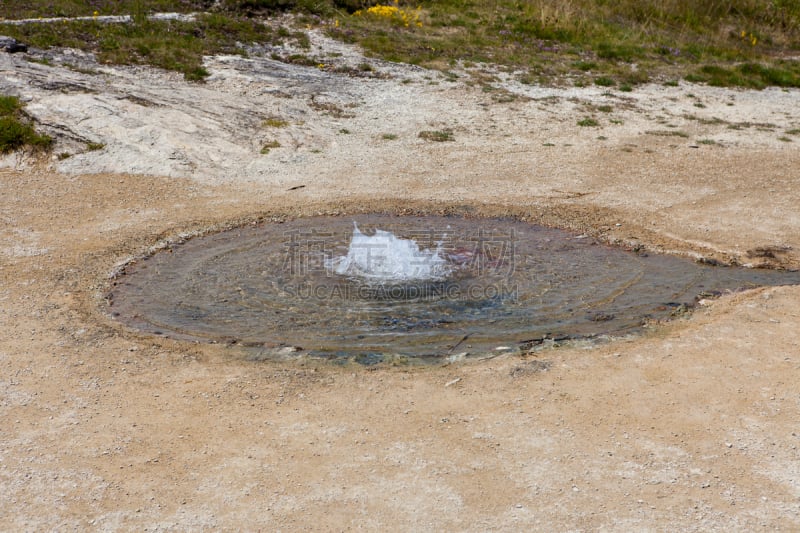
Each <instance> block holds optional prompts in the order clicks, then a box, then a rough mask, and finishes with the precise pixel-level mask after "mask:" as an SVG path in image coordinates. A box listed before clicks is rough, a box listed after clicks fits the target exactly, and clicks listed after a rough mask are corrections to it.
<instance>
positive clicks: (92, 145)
mask: <svg viewBox="0 0 800 533" xmlns="http://www.w3.org/2000/svg"><path fill="white" fill-rule="evenodd" d="M105 147H106V143H86V149H87V150H89V151H90V152H94V151H96V150H102V149H103V148H105Z"/></svg>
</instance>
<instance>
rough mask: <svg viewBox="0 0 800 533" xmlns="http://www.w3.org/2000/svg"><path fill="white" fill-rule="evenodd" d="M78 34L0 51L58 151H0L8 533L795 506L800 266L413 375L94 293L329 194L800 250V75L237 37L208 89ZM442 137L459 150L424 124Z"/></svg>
mask: <svg viewBox="0 0 800 533" xmlns="http://www.w3.org/2000/svg"><path fill="white" fill-rule="evenodd" d="M316 42H317V43H318V45H319V46H322V47H324V46H329V47H332V49H333V50H338V52H337V54H341V55H336V56H335V58H334V59H335V60H337V61H341V62H346V61H350V62H351V63H353V62H355V64H357V62H359V61H363V58H361V57H360V56H358V54H357V53H356V52H354V51H352V50H350V49H344V48H342V47H338V48H336V46H335V45H334V44H331V43H326V42H324V40H320V39H319V38H317V39H316ZM78 56H79V54H76V53H73V52H68V53H65V54H64V55H63V57H67V58H71V59H70V61H75V58H76V57H78ZM63 57H61V58H60V59H59V58H56V60H55V62H54V63H55V64H53V65H50V66H48V65H42V64H38V63H29V62H26V61H24V60H23V59H20V58H19V57H17V56H7V55H0V87H2V88H3V90H5V91H11V92H15V93H16V94H20V95H21V96H22V97H23V98H25V99H26V100H27V101H28V109H29V110H30V112H31V113H32V114H33V115H34V116H36V117H37V119H38V120H40V121H41V122H43V123H45V124H48V125H49V127H50V128H51V131H53V132H54V133H55V132H58V133H60V134H61V137H60V140H59V146H58V147H57V149H56V153H59V152H65V153H71V154H72V156H71V157H69V158H65V159H62V160H57V159H54V160H53V161H44V162H43V161H38V162H36V161H34V160H33V159H31V158H25V157H20V156H13V157H10V158H6V159H5V163H6V165H9V166H10V168H6V169H5V170H0V220H1V221H2V225H0V279H1V281H0V530H9V531H12V530H13V531H41V530H85V529H94V530H145V531H167V530H212V529H213V530H265V531H267V530H270V531H271V530H284V531H287V530H299V529H311V530H321V531H328V530H336V531H339V530H351V529H369V530H415V531H417V530H419V531H442V530H498V531H519V530H539V531H553V530H558V531H561V530H573V531H579V530H610V531H650V530H653V531H658V530H681V531H709V530H717V531H721V530H725V531H730V530H739V531H753V530H770V531H775V530H784V531H793V530H798V529H800V451H798V445H800V393H799V392H798V386H797V383H799V382H800V288H797V287H775V288H765V289H758V290H754V291H749V292H745V293H738V294H734V295H727V296H723V297H722V298H720V299H719V300H716V301H714V302H713V303H711V304H710V305H708V306H705V307H701V308H699V309H698V310H697V311H696V312H695V313H693V314H692V315H691V316H690V317H688V318H684V319H679V320H676V321H673V322H671V323H669V324H666V325H663V326H659V327H657V328H653V329H652V330H650V331H649V332H648V333H646V334H644V335H641V336H637V337H632V338H625V339H618V340H615V341H612V342H607V343H601V344H575V345H568V346H562V347H559V348H551V349H546V350H543V351H539V352H537V353H535V354H530V355H527V356H501V357H496V358H494V359H491V360H486V361H477V362H466V363H462V364H454V365H447V366H441V367H430V368H421V369H402V368H377V369H374V368H373V369H366V368H363V367H358V366H352V367H350V366H348V367H335V366H331V365H329V364H325V363H320V362H314V361H288V362H260V363H253V362H246V361H243V359H242V357H241V354H240V353H239V352H238V351H237V348H236V347H225V346H219V345H202V344H190V343H181V342H177V341H170V340H166V339H161V338H154V337H149V336H145V335H140V334H137V333H135V332H132V331H127V330H125V329H124V328H122V327H120V326H118V325H117V324H115V323H114V322H113V321H112V320H111V319H110V318H109V317H108V316H106V314H105V313H104V312H103V307H102V305H101V304H102V296H103V291H104V289H105V288H106V287H107V285H108V276H109V274H110V273H111V272H112V271H113V269H114V266H115V265H117V264H119V263H120V262H122V261H124V260H126V259H127V258H130V257H132V256H135V255H137V254H140V253H142V252H144V251H145V250H147V249H148V247H150V246H152V245H154V244H156V243H157V242H159V241H160V240H162V239H165V238H170V237H173V236H176V235H179V234H181V233H182V232H188V231H196V230H201V229H204V228H208V227H213V226H216V225H225V224H228V223H230V222H231V221H248V220H255V219H258V218H259V217H266V218H267V219H269V217H270V216H275V215H279V216H285V215H289V216H299V215H304V214H316V213H319V212H326V213H341V214H344V213H347V212H352V211H356V210H373V209H375V210H383V209H392V210H402V209H407V208H411V209H420V210H427V211H440V210H451V211H456V212H480V213H483V214H506V213H513V214H516V215H524V216H526V217H527V218H529V219H531V220H536V221H540V222H546V223H550V224H555V225H561V226H565V227H570V228H574V229H579V230H581V231H587V232H591V233H592V234H595V235H597V236H599V237H600V238H603V239H606V240H608V241H611V242H620V243H623V244H627V245H630V244H641V245H644V246H645V247H647V248H649V249H651V250H667V251H671V252H673V253H681V254H691V255H694V256H701V257H707V258H714V259H718V260H722V261H728V262H738V263H741V264H759V263H762V262H771V263H773V264H778V265H784V266H798V265H800V259H799V258H798V255H797V250H798V249H800V214H798V206H800V186H798V185H800V184H799V183H798V182H800V152H798V151H797V150H796V148H795V146H796V145H797V142H799V141H800V137H797V136H794V137H793V135H792V134H787V133H785V132H787V131H791V130H792V129H796V128H798V127H800V106H799V105H798V104H799V103H800V92H798V91H780V90H769V91H763V92H744V91H727V90H721V89H712V88H705V87H699V86H691V85H681V86H679V87H663V86H656V85H653V86H649V87H644V88H638V89H636V90H635V91H634V92H633V93H619V92H616V91H612V94H603V93H604V91H605V89H600V88H586V89H554V88H540V87H529V86H518V85H515V84H513V83H512V82H509V81H504V80H503V79H502V76H498V79H497V80H496V82H495V90H494V91H485V90H482V89H481V88H479V87H469V86H468V85H467V84H466V83H465V78H460V79H459V80H456V81H448V79H446V78H445V77H444V76H441V75H439V74H436V73H431V72H426V71H422V70H419V69H412V68H410V67H403V66H398V65H388V64H382V63H378V62H375V71H374V72H375V73H376V74H380V76H377V75H376V76H373V77H371V78H357V77H349V76H347V75H344V74H337V73H334V72H331V71H330V70H325V68H321V69H319V68H318V69H304V68H301V67H291V68H287V67H285V66H280V65H279V64H275V63H274V62H270V61H267V60H249V61H245V60H241V59H236V58H209V61H208V63H209V68H210V70H211V71H212V74H213V75H212V78H211V80H210V81H209V82H208V83H207V84H205V85H192V84H186V83H184V82H183V81H181V80H180V79H178V78H177V77H175V76H173V75H171V74H165V73H159V72H156V71H152V70H146V69H123V68H114V69H111V68H108V67H97V68H98V69H99V70H101V72H98V73H93V74H87V73H86V72H79V71H78V70H75V69H74V68H73V69H72V70H70V69H67V68H64V67H63V66H59V65H60V63H59V61H62V60H63V61H66V60H64V59H63ZM334 59H332V61H333V60H334ZM63 61H62V62H63ZM81 61H84V62H87V61H88V62H91V58H88V59H87V58H85V57H81ZM84 70H85V69H84ZM55 81H57V82H59V83H55V84H54V83H53V82H55ZM59 84H60V85H59ZM312 96H313V98H312ZM320 103H322V104H324V105H322V104H320ZM698 104H699V105H698ZM606 105H607V106H611V108H612V109H611V110H610V111H603V110H600V109H599V107H600V106H606ZM270 116H277V117H281V118H284V119H286V120H287V121H288V122H289V123H290V124H289V126H288V127H286V128H272V129H270V128H269V127H267V126H264V125H263V124H262V121H263V120H264V119H265V118H268V117H270ZM588 116H592V117H595V118H596V119H597V120H598V122H599V123H600V125H599V126H598V127H580V126H578V125H577V121H578V120H580V119H581V118H585V117H588ZM443 128H452V130H453V132H454V136H455V141H453V142H445V143H431V142H426V141H424V140H423V139H420V138H418V137H417V133H418V132H419V131H422V130H434V129H443ZM670 132H673V133H670ZM674 132H680V133H679V134H676V133H674ZM383 134H392V135H396V136H397V138H396V139H394V140H390V139H385V138H384V137H383ZM781 137H784V138H785V139H788V140H780V138H781ZM273 138H274V139H278V140H279V141H280V144H281V147H280V148H276V149H273V150H272V151H271V152H270V153H269V154H267V155H261V154H260V153H259V151H260V146H261V144H262V143H264V142H266V141H268V140H271V139H273ZM792 138H794V141H795V142H792V141H791V139H792ZM82 140H83V141H85V140H91V141H94V142H102V143H104V144H105V147H104V148H103V149H101V150H97V151H85V150H84V149H83V148H81V147H82V146H83V144H82V142H81V141H82ZM709 141H714V142H713V143H711V142H709ZM298 185H304V187H302V188H299V189H294V190H289V189H290V188H292V187H296V186H298ZM758 247H772V248H773V249H777V248H778V247H781V249H783V250H784V251H782V252H779V251H776V252H775V253H774V254H773V255H775V257H774V258H764V257H759V255H764V254H757V253H753V252H752V250H754V249H755V248H758ZM748 251H751V252H750V253H748Z"/></svg>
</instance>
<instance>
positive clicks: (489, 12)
mask: <svg viewBox="0 0 800 533" xmlns="http://www.w3.org/2000/svg"><path fill="white" fill-rule="evenodd" d="M387 4H389V6H387V7H391V6H394V10H389V9H386V10H382V11H378V10H363V11H360V12H358V11H357V12H355V13H353V14H349V15H342V16H341V17H340V18H337V19H336V22H335V23H334V24H333V25H331V26H329V32H330V33H331V35H333V36H335V37H337V38H339V39H343V40H346V41H350V42H355V43H359V44H361V45H362V46H363V47H365V48H366V49H367V50H368V51H370V52H371V53H373V54H374V55H377V56H380V57H383V58H385V59H389V60H393V61H402V62H407V63H414V64H420V65H424V66H428V67H437V68H441V69H442V70H446V69H449V68H451V67H452V66H453V65H454V64H457V63H459V62H461V63H462V64H465V63H466V64H480V63H495V64H500V65H504V66H507V67H509V69H513V70H515V71H516V72H518V76H519V77H520V78H521V79H525V80H528V81H557V80H558V79H561V78H562V75H564V74H569V75H570V76H571V77H572V78H573V83H575V84H576V85H582V86H585V85H589V84H590V83H596V84H597V85H601V86H609V87H611V86H614V85H616V86H618V87H619V90H622V91H630V90H632V88H633V87H634V86H636V85H637V84H640V83H643V82H646V81H649V80H651V79H653V78H661V79H662V80H669V81H671V82H672V83H674V80H675V78H676V77H684V76H685V75H687V74H690V75H691V78H690V79H692V80H695V81H704V82H708V83H714V84H725V85H736V86H745V87H762V86H764V85H780V86H798V85H800V79H798V69H799V68H800V67H798V65H797V62H796V61H795V62H791V61H784V60H782V59H781V58H782V57H786V56H788V55H797V52H798V50H800V2H797V1H794V0H792V1H790V0H728V1H725V2H697V1H695V0H667V1H664V0H617V1H616V2H607V1H605V0H570V1H568V2H556V1H553V0H527V1H525V2H520V1H518V0H493V1H488V0H422V1H421V2H419V3H416V2H415V3H412V2H405V1H402V0H401V1H400V2H399V3H397V4H391V3H390V2H387ZM417 6H418V8H417ZM370 11H372V12H371V13H370ZM698 65H701V67H700V68H698V67H697V66H698ZM717 69H719V70H717ZM726 73H731V74H726Z"/></svg>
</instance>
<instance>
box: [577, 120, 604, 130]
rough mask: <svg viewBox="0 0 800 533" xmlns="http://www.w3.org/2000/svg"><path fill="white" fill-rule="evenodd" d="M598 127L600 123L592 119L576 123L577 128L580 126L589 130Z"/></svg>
mask: <svg viewBox="0 0 800 533" xmlns="http://www.w3.org/2000/svg"><path fill="white" fill-rule="evenodd" d="M599 125H600V123H599V122H597V121H596V120H595V119H593V118H584V119H581V120H579V121H578V126H581V127H583V128H589V127H591V128H593V127H596V126H599Z"/></svg>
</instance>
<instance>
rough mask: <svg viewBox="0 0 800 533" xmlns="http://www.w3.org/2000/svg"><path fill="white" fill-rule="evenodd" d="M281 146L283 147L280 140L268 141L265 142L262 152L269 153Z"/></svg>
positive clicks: (263, 153)
mask: <svg viewBox="0 0 800 533" xmlns="http://www.w3.org/2000/svg"><path fill="white" fill-rule="evenodd" d="M280 147H281V143H279V142H278V141H274V140H273V141H269V142H266V143H264V146H262V147H261V154H262V155H267V154H268V153H269V152H270V150H272V149H273V148H280Z"/></svg>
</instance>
